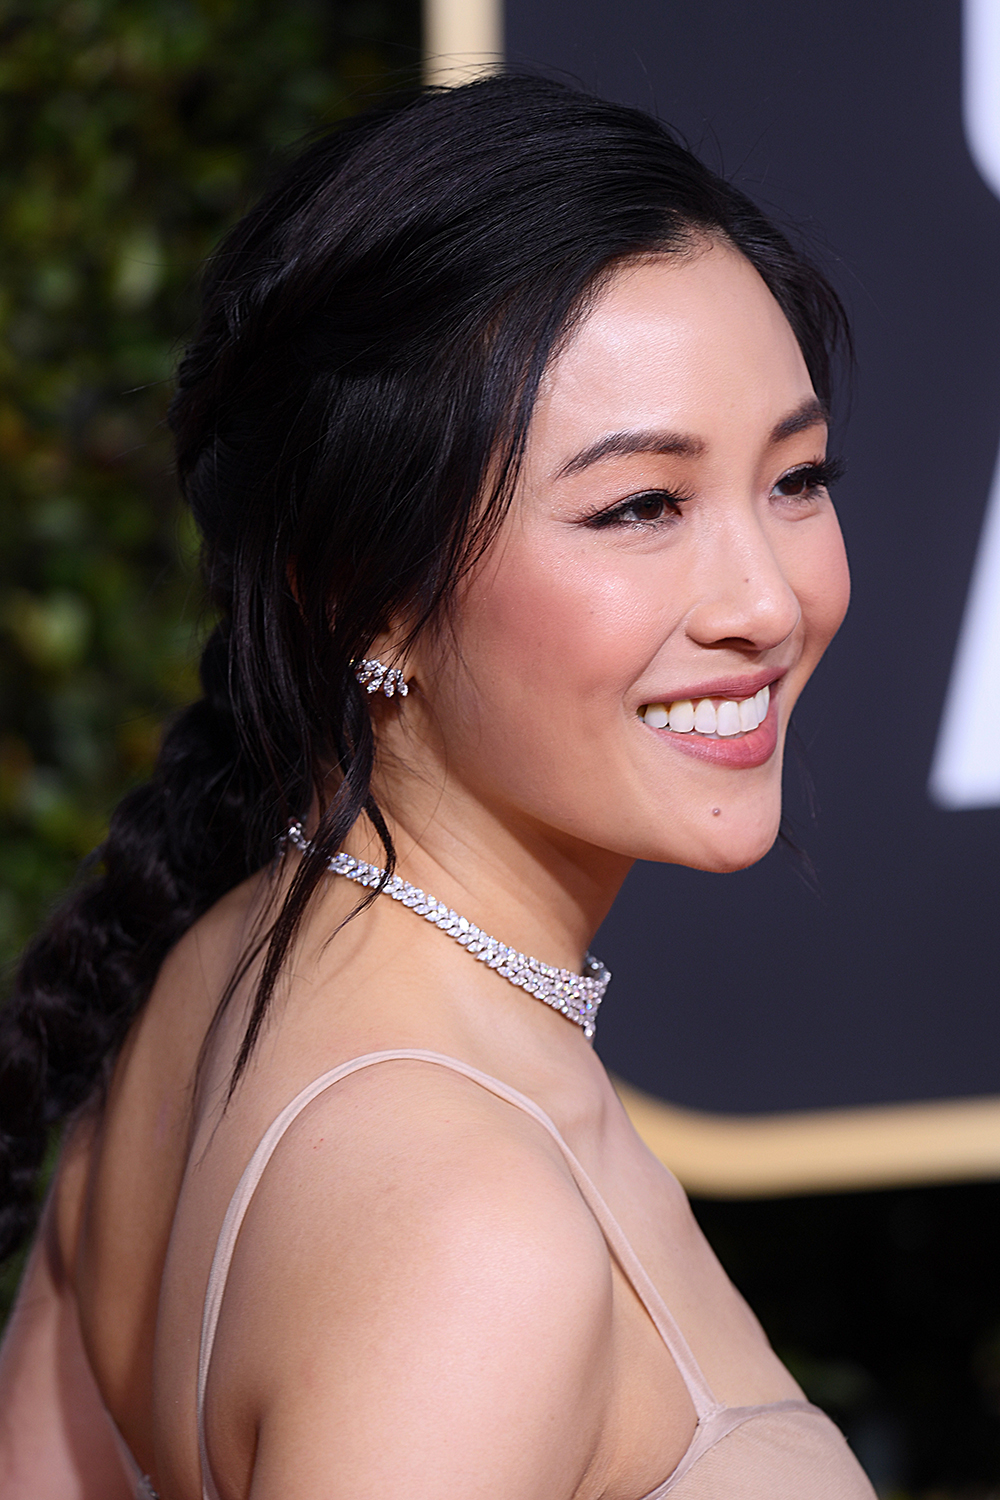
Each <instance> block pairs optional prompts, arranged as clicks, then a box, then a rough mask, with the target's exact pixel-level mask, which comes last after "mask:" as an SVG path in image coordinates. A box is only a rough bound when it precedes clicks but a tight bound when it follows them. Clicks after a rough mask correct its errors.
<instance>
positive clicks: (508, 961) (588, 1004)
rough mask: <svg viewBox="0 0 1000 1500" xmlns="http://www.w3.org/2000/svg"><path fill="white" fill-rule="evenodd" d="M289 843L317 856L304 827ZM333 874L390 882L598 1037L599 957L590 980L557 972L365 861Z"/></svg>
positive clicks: (467, 945) (481, 956)
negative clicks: (386, 876)
mask: <svg viewBox="0 0 1000 1500" xmlns="http://www.w3.org/2000/svg"><path fill="white" fill-rule="evenodd" d="M285 837H286V839H287V840H288V842H289V843H290V844H294V846H295V848H296V849H298V850H299V851H300V852H301V853H302V854H310V853H311V852H312V845H311V844H310V842H309V840H308V839H307V838H306V836H305V833H304V832H303V829H302V824H301V823H293V824H292V826H291V827H290V828H289V830H288V833H287V834H286V835H285ZM327 868H328V869H329V870H330V872H331V874H333V875H343V876H345V877H346V878H347V879H348V880H356V881H357V883H358V885H366V886H369V887H373V886H377V885H379V884H380V883H381V882H382V881H383V880H385V884H384V885H383V886H382V892H383V894H385V895H386V896H391V897H392V899H393V901H401V902H402V903H403V905H404V906H408V907H409V908H410V910H411V911H414V912H416V914H417V916H418V917H423V918H424V919H425V921H428V922H433V923H434V925H435V927H440V929H441V931H442V932H446V933H447V934H448V936H449V937H453V938H454V939H455V941H456V943H461V945H462V947H463V948H464V949H465V950H466V952H467V953H471V954H473V955H474V956H475V957H476V958H477V959H478V960H479V962H480V963H481V964H486V965H487V966H488V967H489V968H491V969H495V970H496V972H497V973H498V974H499V975H500V977H501V979H507V980H509V981H510V983H511V984H516V985H517V986H518V988H519V989H522V990H525V991H526V992H527V993H528V994H529V995H534V996H535V998H536V1000H541V1001H542V1002H543V1003H544V1004H545V1005H551V1006H552V1008H553V1010H557V1011H558V1012H559V1014H560V1015H563V1016H565V1017H566V1019H567V1020H568V1021H575V1023H576V1025H577V1026H582V1027H583V1034H584V1036H585V1037H588V1038H589V1037H592V1036H593V1035H594V1027H595V1026H596V1024H597V1011H598V1007H599V1006H600V1003H601V1001H602V1000H603V999H604V991H605V990H606V989H607V987H608V984H609V983H610V980H611V975H610V974H609V973H608V971H607V969H606V968H605V967H604V965H603V964H602V963H601V961H600V959H599V958H594V956H593V954H591V953H588V954H587V956H586V958H585V959H584V963H585V965H586V973H584V974H574V973H573V971H572V969H554V968H553V967H552V966H551V964H543V963H541V962H540V961H539V960H538V959H537V958H528V957H527V956H526V955H525V954H523V953H518V951H517V949H516V948H508V946H507V944H506V943H501V942H499V941H498V940H497V939H496V938H494V937H489V936H488V935H487V934H486V933H485V932H480V930H479V928H478V927H475V926H473V924H472V923H471V922H470V921H468V919H467V918H465V917H460V916H459V915H458V912H457V911H452V910H451V908H450V907H449V906H445V904H444V902H443V901H435V899H434V897H433V896H428V895H427V893H426V891H421V890H418V888H417V887H416V886H415V885H410V883H409V881H407V880H401V879H400V877H399V876H398V875H390V876H389V878H388V880H386V879H385V871H384V870H380V869H379V867H378V865H369V864H366V863H365V861H364V860H363V859H352V858H351V856H350V855H349V854H335V855H333V857H332V858H331V859H328V860H327Z"/></svg>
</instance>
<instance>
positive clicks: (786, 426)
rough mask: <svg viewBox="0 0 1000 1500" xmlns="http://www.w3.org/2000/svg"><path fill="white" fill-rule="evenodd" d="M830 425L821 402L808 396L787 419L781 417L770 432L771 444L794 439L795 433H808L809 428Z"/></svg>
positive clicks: (828, 415)
mask: <svg viewBox="0 0 1000 1500" xmlns="http://www.w3.org/2000/svg"><path fill="white" fill-rule="evenodd" d="M829 424H830V413H829V412H828V411H827V409H826V407H825V406H824V405H823V403H822V401H820V400H818V399H817V397H815V396H809V397H807V399H806V400H805V401H803V403H802V405H801V406H798V407H796V409H795V410H794V411H793V412H790V413H789V415H788V416H787V417H783V418H782V420H781V421H780V422H779V423H778V424H777V426H776V427H774V428H772V430H771V442H772V443H781V442H784V440H785V438H790V437H794V436H795V434H796V433H797V432H808V430H809V428H810V427H828V426H829Z"/></svg>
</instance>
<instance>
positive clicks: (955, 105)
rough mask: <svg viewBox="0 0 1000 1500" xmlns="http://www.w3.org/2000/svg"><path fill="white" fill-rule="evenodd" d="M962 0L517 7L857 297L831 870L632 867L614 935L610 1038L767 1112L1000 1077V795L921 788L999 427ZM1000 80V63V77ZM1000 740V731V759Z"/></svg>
mask: <svg viewBox="0 0 1000 1500" xmlns="http://www.w3.org/2000/svg"><path fill="white" fill-rule="evenodd" d="M961 20H962V14H961V6H960V4H959V3H957V0H930V3H929V0H922V3H921V4H920V5H919V6H914V5H913V4H912V0H877V3H872V0H868V3H858V0H849V3H841V4H838V5H829V4H826V5H810V6H806V7H804V6H803V5H802V4H801V0H760V3H757V4H754V5H747V4H746V3H745V0H697V3H694V0H688V3H686V4H678V3H670V0H627V3H625V4H615V5H611V4H609V3H608V0H506V35H507V56H508V59H509V61H510V62H511V63H513V64H515V65H518V64H521V65H525V64H526V65H529V66H539V65H540V66H541V67H542V68H543V69H545V70H546V71H555V72H556V73H557V74H559V73H561V74H563V75H564V76H567V77H568V78H570V79H576V80H579V81H581V82H582V83H583V84H585V85H587V86H588V87H592V88H594V89H596V90H597V91H598V92H600V93H601V94H603V95H605V96H607V97H610V98H613V99H619V100H622V101H624V102H627V103H631V104H636V105H639V106H641V107H644V108H646V109H649V110H652V111H653V112H655V113H657V114H658V115H659V116H660V117H661V118H662V119H664V120H666V121H667V122H669V123H671V124H673V125H674V126H675V127H676V128H677V129H678V130H679V131H680V132H681V133H682V134H683V136H684V137H686V139H687V141H688V143H689V144H690V145H691V146H693V148H694V149H695V150H696V151H698V152H699V154H701V155H702V156H703V157H704V158H705V159H706V160H707V161H708V162H709V163H710V165H712V166H714V167H716V168H721V169H722V170H723V171H724V172H725V173H726V174H727V175H729V176H732V177H734V178H735V180H736V181H737V182H738V183H739V184H740V185H741V186H742V187H743V188H744V189H745V190H746V191H748V192H749V193H750V194H751V195H752V196H753V197H754V198H756V199H757V201H758V202H760V203H761V204H762V205H763V206H764V207H765V208H766V209H768V210H769V211H771V212H776V213H777V215H778V217H779V219H780V220H781V221H782V222H784V223H785V224H786V225H788V224H791V225H793V226H794V227H795V232H796V236H797V238H799V239H800V240H803V239H804V240H805V242H806V244H807V246H808V247H810V248H811V249H812V250H813V253H814V254H815V255H816V256H817V258H818V259H819V260H820V261H821V263H823V264H824V266H825V268H826V269H827V270H828V272H830V273H831V274H832V277H833V279H834V282H835V284H836V285H837V287H838V289H839V290H840V292H841V294H842V296H843V297H844V300H845V302H846V303H847V306H848V310H849V313H850V314H851V317H852V320H853V324H854V329H855V335H856V340H857V355H858V369H857V375H856V380H855V387H854V394H853V410H852V414H851V415H850V419H849V421H848V422H846V423H843V422H841V423H839V424H838V425H839V431H838V432H837V433H836V434H835V438H834V447H835V448H837V449H839V450H840V451H841V452H843V453H844V454H845V455H846V457H847V459H848V463H849V473H848V477H847V478H846V479H845V480H844V481H843V483H842V485H841V487H840V489H839V490H838V501H839V505H840V509H841V514H842V519H843V522H844V528H845V532H846V536H847V542H848V548H849V551H850V555H851V560H852V566H853V573H854V588H855V595H854V602H853V605H852V608H851V612H850V614H849V616H848V621H847V624H846V625H845V626H844V628H843V630H842V632H841V634H840V636H839V638H838V640H837V641H836V642H835V643H834V645H833V647H832V648H831V650H830V652H829V655H828V657H827V659H826V661H825V662H824V664H823V665H822V666H821V668H820V670H819V672H818V674H817V677H816V680H815V681H814V683H813V684H812V685H811V686H810V687H809V689H807V692H806V695H805V698H804V700H803V702H802V704H801V706H800V708H799V709H798V711H797V713H796V722H797V725H798V730H799V733H800V736H801V740H802V744H803V749H804V756H805V760H806V762H807V765H808V768H809V771H810V772H811V776H812V779H813V781H814V782H815V787H816V808H817V811H816V817H815V819H813V817H812V816H811V814H810V809H809V799H808V797H807V795H806V794H805V792H804V790H803V786H802V779H801V777H800V775H799V774H798V771H797V768H796V764H795V762H796V756H795V754H794V752H793V753H790V755H789V771H788V775H787V777H786V782H787V789H788V803H787V805H788V808H789V812H790V814H791V818H792V822H793V824H794V826H795V829H796V834H797V838H798V841H799V843H800V844H801V845H803V846H804V848H805V849H806V851H807V852H808V854H809V856H810V857H811V859H812V860H813V861H814V863H815V866H816V872H817V877H818V885H817V887H816V888H815V889H811V888H810V887H809V885H808V884H807V883H806V882H805V881H804V880H803V879H802V878H801V873H800V871H799V869H798V868H797V866H796V863H795V861H794V860H792V859H790V858H789V857H788V855H787V853H786V852H784V851H783V850H782V849H780V848H779V849H776V850H775V851H774V852H773V853H772V854H771V855H770V856H768V858H767V859H766V860H765V861H764V862H763V863H762V864H761V865H760V866H758V867H756V868H755V869H753V870H751V871H747V872H744V873H742V874H739V875H735V876H732V875H731V876H712V875H704V874H699V873H696V872H692V871H689V870H682V869H675V868H670V867H661V866H649V865H647V866H640V867H639V868H637V869H636V870H635V872H634V873H633V875H632V877H631V878H630V880H629V882H628V883H627V885H626V888H625V890H624V892H623V894H622V896H621V897H620V899H619V901H618V903H617V904H616V906H615V909H614V911H613V912H612V914H611V916H610V918H609V919H608V921H607V923H606V924H605V926H604V928H603V929H602V931H601V933H600V936H599V939H598V941H597V942H596V943H595V948H596V951H597V952H598V953H599V954H600V955H601V956H602V958H604V959H605V960H606V961H607V962H608V963H609V965H610V967H611V968H612V969H613V971H614V973H615V982H614V986H613V988H612V991H611V994H610V995H609V999H608V1002H607V1005H606V1010H605V1015H604V1016H602V1021H601V1027H600V1031H599V1046H600V1051H601V1053H602V1056H603V1057H604V1058H605V1060H606V1062H607V1063H608V1064H609V1066H611V1067H612V1068H613V1069H614V1070H616V1071H618V1072H619V1073H621V1074H622V1075H623V1076H625V1077H627V1078H628V1079H630V1080H631V1081H633V1082H634V1083H636V1084H639V1085H640V1086H642V1087H644V1088H646V1089H648V1090H650V1091H651V1092H653V1093H655V1094H658V1095H660V1096H661V1097H665V1098H669V1099H672V1100H676V1101H678V1102H682V1103H685V1104H689V1105H694V1106H700V1107H705V1108H711V1109H720V1110H768V1109H783V1108H795V1107H814V1106H815V1107H820V1106H835V1105H842V1104H851V1103H861V1102H874V1101H888V1100H901V1099H919V1098H931V1097H935V1096H951V1095H965V1094H976V1093H992V1092H996V1091H998V1090H1000V1055H998V1054H1000V1046H998V1044H1000V1020H998V1016H997V1003H996V1002H997V993H998V965H997V946H998V945H997V933H998V926H1000V924H998V920H997V910H998V901H997V898H998V895H1000V869H998V863H997V850H998V837H997V835H998V833H1000V812H998V810H997V809H985V810H975V811H961V812H956V811H945V810H943V809H941V808H939V807H936V806H935V805H934V804H933V803H932V802H931V800H930V798H929V796H928V792H927V782H928V775H929V771H930V765H931V761H932V757H933V751H934V744H935V740H936V737H937V733H938V729H939V723H940V718H941V712H942V705H943V700H944V697H945V692H946V688H947V684H948V678H949V673H950V670H951V664H952V659H953V655H954V651H955V645H956V639H957V635H958V630H959V625H960V622H961V616H962V610H963V606H964V602H965V597H966V593H967V590H968V584H969V578H970V573H971V569H972V564H973V560H974V557H975V552H976V545H977V541H978V537H979V531H980V525H981V522H982V517H983V511H984V506H985V502H986V497H987V494H988V491H989V486H990V478H991V473H992V469H993V465H994V462H995V459H996V454H997V443H998V438H1000V202H998V201H997V200H996V199H995V198H994V197H993V196H992V195H991V193H990V191H989V189H988V187H987V186H986V185H985V184H984V183H983V182H982V181H981V179H980V178H979V177H978V175H977V173H976V169H975V167H974V165H973V163H972V161H971V159H970V156H969V153H968V148H967V145H966V141H965V139H964V136H963V129H962V115H961V86H962V77H961ZM998 87H1000V80H998ZM998 753H1000V751H998Z"/></svg>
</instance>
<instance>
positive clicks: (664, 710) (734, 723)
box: [638, 687, 771, 739]
mask: <svg viewBox="0 0 1000 1500" xmlns="http://www.w3.org/2000/svg"><path fill="white" fill-rule="evenodd" d="M770 701H771V690H770V688H769V687H762V688H761V690H760V692H759V693H754V695H753V697H752V698H740V699H738V700H737V699H733V698H724V699H722V700H721V701H720V700H718V699H712V698H699V699H697V701H695V702H692V700H691V699H690V698H678V699H677V701H676V702H675V703H647V704H645V705H644V706H643V707H641V708H640V709H639V711H638V712H639V718H640V719H643V720H644V721H645V722H646V723H647V724H648V725H649V727H650V729H670V730H671V731H672V732H673V733H674V734H690V733H691V732H692V730H693V731H696V732H697V733H698V734H713V735H718V736H719V738H720V739H728V738H730V737H731V736H732V735H734V734H750V733H752V731H753V730H755V729H757V728H758V727H759V726H760V725H761V724H763V722H764V720H765V719H766V718H767V709H768V704H769V703H770Z"/></svg>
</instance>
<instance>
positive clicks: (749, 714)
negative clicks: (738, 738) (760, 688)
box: [739, 693, 760, 734]
mask: <svg viewBox="0 0 1000 1500" xmlns="http://www.w3.org/2000/svg"><path fill="white" fill-rule="evenodd" d="M739 711H740V728H741V729H742V730H743V733H744V734H749V732H750V730H751V729H756V728H757V725H758V724H759V723H760V720H759V719H758V717H757V695H756V693H755V694H754V696H753V697H752V698H744V699H742V701H741V702H740V704H739Z"/></svg>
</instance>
